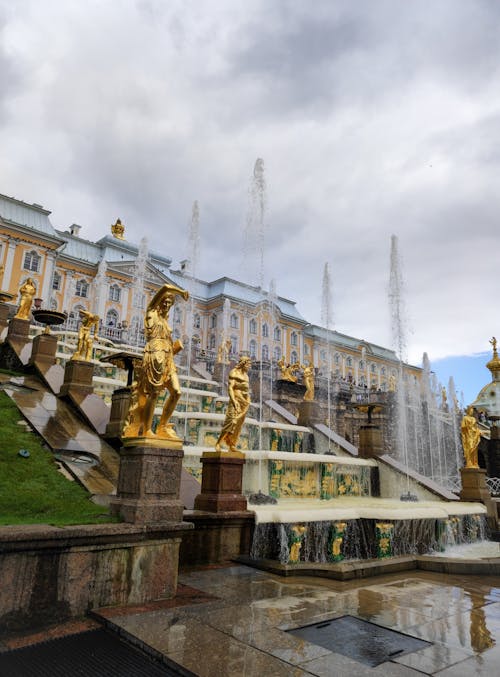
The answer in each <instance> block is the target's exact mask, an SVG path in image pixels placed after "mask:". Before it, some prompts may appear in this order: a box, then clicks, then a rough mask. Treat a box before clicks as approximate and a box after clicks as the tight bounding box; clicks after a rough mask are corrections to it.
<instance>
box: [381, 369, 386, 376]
mask: <svg viewBox="0 0 500 677" xmlns="http://www.w3.org/2000/svg"><path fill="white" fill-rule="evenodd" d="M380 375H381V376H385V367H382V369H381V370H380Z"/></svg>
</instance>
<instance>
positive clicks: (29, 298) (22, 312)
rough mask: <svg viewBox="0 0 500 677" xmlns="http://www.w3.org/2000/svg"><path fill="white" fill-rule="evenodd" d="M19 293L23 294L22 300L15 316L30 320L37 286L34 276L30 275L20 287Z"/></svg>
mask: <svg viewBox="0 0 500 677" xmlns="http://www.w3.org/2000/svg"><path fill="white" fill-rule="evenodd" d="M19 293H20V294H21V301H20V302H19V307H18V309H17V313H16V314H15V315H14V317H16V318H17V319H19V320H29V317H30V312H31V304H32V303H33V297H34V296H35V294H36V286H35V282H34V280H33V278H32V277H28V279H27V280H26V282H24V284H22V285H21V286H20V287H19Z"/></svg>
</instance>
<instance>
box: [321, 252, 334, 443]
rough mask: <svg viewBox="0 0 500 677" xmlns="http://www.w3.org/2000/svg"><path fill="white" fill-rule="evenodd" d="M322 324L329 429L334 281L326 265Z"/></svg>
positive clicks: (323, 284)
mask: <svg viewBox="0 0 500 677" xmlns="http://www.w3.org/2000/svg"><path fill="white" fill-rule="evenodd" d="M321 324H322V325H323V326H324V327H326V332H327V370H328V371H327V390H328V398H327V407H328V408H327V412H328V414H327V416H328V427H329V428H330V429H331V427H332V402H331V400H332V395H331V390H332V388H331V378H332V358H331V348H330V330H331V328H332V324H333V304H332V280H331V276H330V266H329V264H328V263H325V266H324V268H323V282H322V288H321ZM330 446H331V441H330V437H328V450H330Z"/></svg>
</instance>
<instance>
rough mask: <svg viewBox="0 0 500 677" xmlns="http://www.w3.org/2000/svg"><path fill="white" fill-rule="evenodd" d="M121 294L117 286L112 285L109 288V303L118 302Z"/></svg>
mask: <svg viewBox="0 0 500 677" xmlns="http://www.w3.org/2000/svg"><path fill="white" fill-rule="evenodd" d="M121 294H122V290H121V289H120V287H119V286H118V285H117V284H112V285H111V287H110V288H109V300H110V301H119V300H120V297H121Z"/></svg>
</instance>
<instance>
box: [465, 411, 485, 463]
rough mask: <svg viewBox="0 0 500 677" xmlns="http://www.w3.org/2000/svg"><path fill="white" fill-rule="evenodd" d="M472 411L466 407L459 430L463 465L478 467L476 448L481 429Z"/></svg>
mask: <svg viewBox="0 0 500 677" xmlns="http://www.w3.org/2000/svg"><path fill="white" fill-rule="evenodd" d="M472 412H473V409H472V407H467V411H466V413H465V416H464V417H463V418H462V423H461V425H460V431H461V436H462V447H463V450H464V456H465V467H466V468H479V463H478V460H477V449H478V447H479V442H480V440H481V431H480V430H479V426H478V424H477V421H476V419H475V417H474V415H473V413H472Z"/></svg>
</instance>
